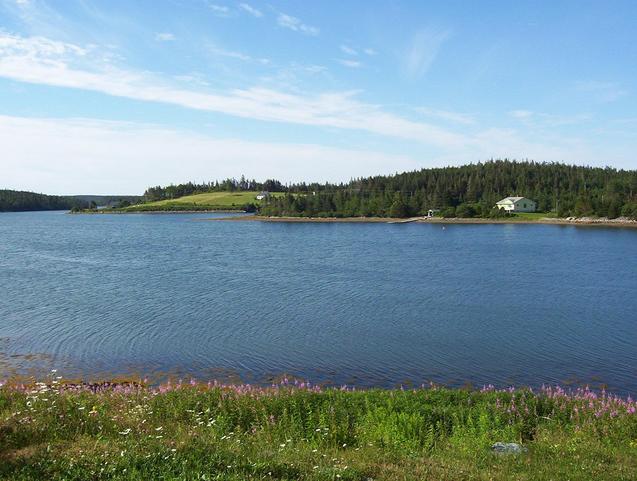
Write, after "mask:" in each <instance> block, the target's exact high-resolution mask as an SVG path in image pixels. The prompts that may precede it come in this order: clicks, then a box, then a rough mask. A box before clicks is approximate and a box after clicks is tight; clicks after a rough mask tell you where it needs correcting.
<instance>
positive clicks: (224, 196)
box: [122, 192, 282, 212]
mask: <svg viewBox="0 0 637 481" xmlns="http://www.w3.org/2000/svg"><path fill="white" fill-rule="evenodd" d="M258 194H259V193H258V192H208V193H205V194H195V195H188V196H185V197H179V198H177V199H168V200H160V201H157V202H147V203H145V204H138V205H132V206H130V207H127V208H125V209H122V210H123V211H128V212H139V211H165V210H243V207H244V206H245V205H246V204H255V205H259V201H258V200H256V196H257V195H258ZM272 195H282V194H272Z"/></svg>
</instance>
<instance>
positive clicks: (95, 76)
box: [0, 34, 465, 145]
mask: <svg viewBox="0 0 637 481" xmlns="http://www.w3.org/2000/svg"><path fill="white" fill-rule="evenodd" d="M93 57H94V56H93V55H91V56H87V55H86V50H85V49H82V48H81V47H78V46H75V45H71V44H67V43H62V42H56V41H52V40H47V39H42V38H38V37H35V38H34V37H28V38H23V37H17V36H11V35H5V34H2V35H0V76H2V77H6V78H11V79H14V80H19V81H22V82H29V83H36V84H46V85H52V86H59V87H68V88H76V89H82V90H90V91H96V92H101V93H105V94H109V95H113V96H117V97H126V98H132V99H137V100H143V101H149V102H161V103H167V104H173V105H178V106H181V107H185V108H189V109H196V110H205V111H210V112H220V113H224V114H228V115H234V116H237V117H243V118H251V119H256V120H264V121H273V122H287V123H292V124H304V125H314V126H323V127H335V128H342V129H354V130H365V131H368V132H373V133H376V134H381V135H387V136H391V137H398V138H404V139H412V140H416V141H418V142H424V143H431V144H434V145H452V144H458V143H462V142H464V141H465V139H464V137H463V136H461V135H458V134H455V133H453V132H450V131H447V130H445V129H441V128H438V127H436V126H434V125H430V124H427V123H424V122H414V121H412V120H409V119H406V118H403V117H400V116H397V115H394V114H390V113H388V112H385V111H383V110H382V109H381V108H380V107H379V106H376V105H370V104H366V103H363V102H360V101H358V100H356V98H355V94H354V93H353V92H327V93H321V94H318V95H314V96H308V95H293V94H288V93H283V92H279V91H276V90H272V89H265V88H261V87H252V88H247V89H235V90H231V91H224V92H219V91H199V90H191V89H185V88H181V87H180V86H176V85H173V84H171V83H169V82H167V81H166V79H163V78H160V77H157V76H156V75H152V74H149V73H147V72H140V71H135V70H130V69H121V68H117V67H115V66H113V65H111V64H105V65H103V64H99V65H92V64H91V62H90V61H91V60H92V59H93ZM95 57H96V56H95Z"/></svg>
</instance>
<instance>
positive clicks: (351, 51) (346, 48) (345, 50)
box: [340, 45, 358, 56]
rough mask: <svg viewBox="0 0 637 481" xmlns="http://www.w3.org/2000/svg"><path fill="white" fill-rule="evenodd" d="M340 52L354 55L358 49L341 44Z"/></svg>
mask: <svg viewBox="0 0 637 481" xmlns="http://www.w3.org/2000/svg"><path fill="white" fill-rule="evenodd" d="M340 48H341V52H343V53H346V54H347V55H352V56H356V55H358V51H357V50H356V49H354V48H352V47H350V46H348V45H341V47H340Z"/></svg>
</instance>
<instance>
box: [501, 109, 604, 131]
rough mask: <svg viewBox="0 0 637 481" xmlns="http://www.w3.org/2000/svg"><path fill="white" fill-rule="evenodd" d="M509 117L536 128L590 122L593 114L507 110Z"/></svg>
mask: <svg viewBox="0 0 637 481" xmlns="http://www.w3.org/2000/svg"><path fill="white" fill-rule="evenodd" d="M509 115H511V117H513V118H515V119H516V120H518V121H520V122H522V123H524V124H525V125H528V126H533V127H537V128H541V127H547V128H553V127H560V126H564V125H577V124H582V123H584V122H590V121H591V120H592V119H593V116H592V115H591V114H588V113H583V114H576V115H556V114H548V113H545V112H534V111H531V110H524V109H519V110H512V111H510V112H509Z"/></svg>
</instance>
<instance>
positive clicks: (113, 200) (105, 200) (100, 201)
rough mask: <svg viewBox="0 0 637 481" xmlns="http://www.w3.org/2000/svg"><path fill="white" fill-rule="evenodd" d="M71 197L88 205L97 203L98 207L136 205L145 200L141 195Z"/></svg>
mask: <svg viewBox="0 0 637 481" xmlns="http://www.w3.org/2000/svg"><path fill="white" fill-rule="evenodd" d="M69 197H71V198H72V199H78V200H80V201H81V202H86V203H87V204H90V203H91V202H95V204H96V205H97V206H98V207H113V206H116V205H119V204H121V203H122V202H130V203H131V204H135V203H137V202H140V201H141V200H142V199H143V197H142V196H141V195H72V196H69Z"/></svg>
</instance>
